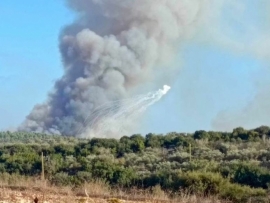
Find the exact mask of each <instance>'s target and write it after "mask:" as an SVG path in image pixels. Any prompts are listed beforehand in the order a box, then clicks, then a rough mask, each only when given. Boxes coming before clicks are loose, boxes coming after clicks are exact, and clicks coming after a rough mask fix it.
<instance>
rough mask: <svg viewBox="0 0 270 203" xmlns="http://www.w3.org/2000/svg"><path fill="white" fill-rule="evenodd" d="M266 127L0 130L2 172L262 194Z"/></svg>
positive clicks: (259, 198)
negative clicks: (105, 134) (103, 134)
mask: <svg viewBox="0 0 270 203" xmlns="http://www.w3.org/2000/svg"><path fill="white" fill-rule="evenodd" d="M269 138H270V128H269V127H267V126H261V127H259V128H256V129H253V130H245V129H243V128H236V129H234V130H233V132H206V131H196V132H195V133H192V134H184V133H176V132H173V133H168V134H166V135H156V134H147V135H146V136H141V135H137V134H136V135H132V136H131V137H127V136H124V137H122V138H121V139H119V140H117V139H98V138H93V139H91V140H86V139H77V138H74V137H63V136H51V135H45V134H37V133H20V132H15V133H11V132H1V133H0V143H1V145H0V180H1V182H2V183H1V184H2V185H3V186H5V187H11V186H14V185H18V183H20V182H25V180H26V179H31V178H32V179H39V177H40V174H41V168H42V167H41V152H43V154H44V169H45V179H46V180H47V184H49V185H54V186H55V187H70V188H72V190H75V189H76V188H79V187H82V186H83V185H84V184H90V183H93V181H96V180H100V181H102V182H104V183H105V184H106V185H107V186H108V187H112V188H120V189H121V190H123V189H124V190H126V191H128V190H131V189H132V188H137V190H148V191H149V192H150V193H153V192H154V191H155V188H160V191H162V192H163V191H164V192H165V193H166V194H167V195H168V196H169V197H170V198H172V197H176V196H179V195H182V194H188V195H192V194H196V195H199V196H215V197H218V198H222V199H228V200H232V201H233V202H248V201H249V200H250V198H252V202H268V186H269V184H270V171H269V168H270V139H269Z"/></svg>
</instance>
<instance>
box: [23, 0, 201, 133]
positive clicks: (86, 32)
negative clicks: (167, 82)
mask: <svg viewBox="0 0 270 203" xmlns="http://www.w3.org/2000/svg"><path fill="white" fill-rule="evenodd" d="M67 3H68V5H69V7H70V8H71V9H73V10H75V11H76V12H77V13H78V15H79V18H78V19H77V20H76V21H75V22H74V23H73V24H71V25H69V26H67V27H66V28H64V29H63V31H62V33H61V36H60V51H61V54H62V61H63V65H64V75H63V77H62V78H60V79H59V80H58V81H57V82H56V83H55V86H54V90H53V92H52V93H50V94H49V96H48V100H47V101H46V102H45V103H43V104H40V105H37V106H35V107H34V109H33V110H32V112H31V113H30V114H29V115H28V116H27V118H26V120H25V121H24V123H23V124H22V126H21V127H20V130H26V131H36V132H45V133H58V134H64V135H75V134H76V132H77V131H78V129H81V128H87V126H83V125H84V124H83V123H84V122H83V121H84V120H85V119H86V118H87V117H88V116H89V114H91V112H92V111H93V110H94V109H95V108H96V107H97V106H99V105H101V104H103V103H105V102H108V101H112V100H116V99H122V98H125V97H127V96H130V95H131V94H132V93H133V92H134V91H137V92H138V88H139V87H143V86H144V85H143V84H145V82H147V81H154V83H155V84H157V87H160V86H161V84H160V83H159V78H158V77H157V76H158V75H160V73H162V74H163V75H164V76H166V75H169V74H170V71H171V70H170V69H169V66H170V63H171V62H172V59H173V58H174V56H175V54H176V49H177V48H178V45H179V43H180V42H181V41H182V40H184V39H185V38H186V37H188V36H189V35H190V32H192V31H193V28H194V27H195V26H196V25H198V21H199V20H201V19H202V18H201V12H202V10H203V9H202V6H203V5H204V1H203V0H136V1H134V0H132V1H131V0H67ZM162 85H163V84H162ZM140 93H145V91H143V90H142V91H140ZM97 136H98V135H97Z"/></svg>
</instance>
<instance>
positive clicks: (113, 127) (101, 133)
mask: <svg viewBox="0 0 270 203" xmlns="http://www.w3.org/2000/svg"><path fill="white" fill-rule="evenodd" d="M170 89H171V87H170V86H168V85H164V86H163V89H159V90H158V91H156V92H150V93H148V94H145V95H139V96H135V97H132V98H129V99H124V100H117V101H112V102H108V103H105V104H103V105H101V106H99V107H98V108H97V109H95V110H94V111H93V112H92V113H90V115H89V117H88V118H87V119H86V120H85V122H84V128H81V129H80V130H79V131H78V133H77V134H78V135H80V136H82V137H94V136H95V137H120V136H122V135H124V134H125V133H129V132H130V130H131V129H130V128H132V127H134V126H135V124H134V122H136V121H137V118H138V116H139V115H141V114H142V113H143V112H144V111H145V110H146V109H147V108H148V107H150V106H151V105H153V104H154V103H156V102H158V101H159V100H160V99H161V98H162V97H163V96H164V95H165V94H167V92H168V91H169V90H170ZM127 121H128V122H127ZM84 129H88V130H86V133H84V131H85V130H84Z"/></svg>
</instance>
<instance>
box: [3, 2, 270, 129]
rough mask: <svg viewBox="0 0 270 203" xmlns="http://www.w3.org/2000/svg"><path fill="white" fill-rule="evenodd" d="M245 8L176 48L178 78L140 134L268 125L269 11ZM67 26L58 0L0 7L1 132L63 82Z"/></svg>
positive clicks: (69, 15)
mask: <svg viewBox="0 0 270 203" xmlns="http://www.w3.org/2000/svg"><path fill="white" fill-rule="evenodd" d="M240 2H243V1H240ZM246 2H247V3H246V4H245V6H246V7H245V8H243V11H242V12H243V13H242V14H239V13H231V12H235V10H230V9H228V10H226V9H224V11H223V14H222V18H221V19H222V21H221V22H220V24H219V26H216V25H215V26H213V27H215V29H216V30H214V31H212V32H211V33H214V34H213V37H212V38H213V41H211V37H208V38H207V37H205V36H204V35H203V33H201V34H199V35H198V36H196V37H197V38H198V39H196V37H195V39H193V40H190V41H189V42H186V43H185V44H184V45H182V46H181V47H180V48H179V57H178V59H177V61H176V64H179V70H180V71H179V75H178V76H177V79H176V81H175V82H174V84H173V86H172V89H171V91H170V92H169V93H168V95H166V96H165V97H164V98H163V99H162V100H161V101H160V102H158V103H156V104H155V105H154V106H152V107H151V108H150V109H148V111H147V112H146V114H145V117H144V121H143V127H142V129H141V132H142V133H147V132H157V133H159V132H171V131H182V132H192V131H195V130H199V129H204V130H212V129H214V130H230V129H231V128H233V127H237V126H238V125H242V126H244V127H247V128H252V127H255V125H263V124H264V125H267V124H270V121H269V120H268V115H269V114H268V112H269V111H270V104H269V105H268V103H269V100H268V99H270V96H268V93H270V90H269V87H270V85H269V83H268V82H269V81H270V74H269V71H268V66H269V61H268V58H269V57H268V56H270V50H269V52H268V49H269V48H270V47H269V46H268V45H270V43H269V40H268V37H269V36H268V34H269V33H270V32H268V26H269V19H268V17H269V16H266V15H264V14H265V13H267V11H266V10H265V9H268V8H269V5H268V4H267V6H266V5H265V2H266V1H265V0H258V1H256V4H254V2H255V1H254V0H253V1H246ZM238 9H239V10H241V9H242V7H241V6H240V7H239V8H238ZM268 13H270V12H268ZM238 14H239V17H237V18H233V16H234V15H235V16H238ZM73 19H74V14H73V13H72V12H70V11H68V10H67V8H66V7H65V5H64V1H61V0H49V1H48V0H46V1H45V0H40V1H36V0H24V1H23V2H21V3H20V4H18V1H12V0H11V1H0V44H1V46H0V97H1V99H0V129H8V128H12V127H16V126H17V125H19V124H20V123H21V122H22V121H23V119H24V117H25V116H26V115H27V114H28V113H29V112H30V111H31V109H32V108H33V106H34V105H35V104H37V103H41V102H43V101H44V100H45V99H46V96H47V94H48V92H49V91H50V90H51V89H52V86H53V84H54V81H55V80H56V79H57V78H59V77H60V76H61V74H62V65H61V58H60V54H59V51H58V35H59V32H60V30H61V28H62V27H63V26H64V25H66V24H68V23H70V22H72V20H73ZM210 28H211V29H212V27H210ZM207 29H208V28H205V30H207ZM219 32H221V33H219ZM205 33H206V34H207V32H205ZM269 35H270V34H269ZM204 38H205V40H203V39H204ZM269 38H270V37H269ZM251 42H252V43H251ZM247 45H248V46H247ZM249 45H250V46H249ZM142 93H143V92H142ZM254 98H255V99H254ZM256 98H258V99H256ZM261 106H262V107H263V109H260V107H261ZM246 112H247V113H246ZM269 113H270V112H269Z"/></svg>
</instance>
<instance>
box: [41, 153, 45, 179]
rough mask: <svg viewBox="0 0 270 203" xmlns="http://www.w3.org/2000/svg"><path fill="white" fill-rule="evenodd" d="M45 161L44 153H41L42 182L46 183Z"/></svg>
mask: <svg viewBox="0 0 270 203" xmlns="http://www.w3.org/2000/svg"><path fill="white" fill-rule="evenodd" d="M44 179H45V176H44V159H43V152H41V180H42V181H44Z"/></svg>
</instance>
